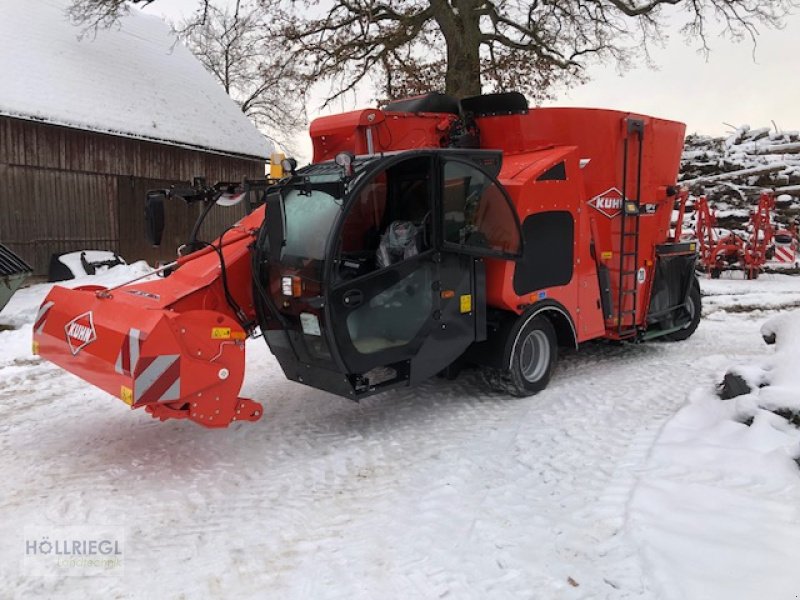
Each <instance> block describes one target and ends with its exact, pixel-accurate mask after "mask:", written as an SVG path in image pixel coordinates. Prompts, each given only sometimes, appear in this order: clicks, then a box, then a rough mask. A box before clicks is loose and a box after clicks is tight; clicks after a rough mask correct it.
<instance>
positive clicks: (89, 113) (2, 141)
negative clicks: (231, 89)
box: [0, 0, 271, 274]
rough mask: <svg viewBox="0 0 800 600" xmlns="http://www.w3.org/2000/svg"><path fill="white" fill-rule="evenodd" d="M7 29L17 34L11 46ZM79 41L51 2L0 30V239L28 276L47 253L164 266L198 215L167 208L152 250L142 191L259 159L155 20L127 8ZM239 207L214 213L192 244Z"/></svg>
mask: <svg viewBox="0 0 800 600" xmlns="http://www.w3.org/2000/svg"><path fill="white" fill-rule="evenodd" d="M63 3H64V4H65V6H66V4H68V0H64V2H63ZM13 31H25V32H26V38H25V43H24V44H23V45H21V46H17V47H14V46H13V45H12V40H14V39H18V38H17V37H16V36H13V35H11V34H10V33H11V32H13ZM7 33H8V35H7ZM80 33H81V31H80V30H79V29H76V28H75V27H74V26H73V25H71V24H70V23H69V22H68V21H67V20H66V19H65V17H64V13H63V7H60V6H59V5H58V2H56V3H42V4H41V7H40V9H37V10H36V11H12V13H11V15H5V16H4V19H3V20H0V73H2V75H3V79H4V83H3V85H2V86H0V242H2V243H4V244H6V245H7V246H9V247H10V248H11V249H13V250H14V251H16V252H17V253H18V254H20V255H21V256H22V257H23V258H24V259H25V260H26V261H27V262H29V263H30V264H31V265H33V267H34V269H35V271H36V272H37V273H39V274H43V273H46V271H47V268H48V264H49V262H50V258H51V255H53V254H61V253H64V252H72V251H76V250H83V249H95V250H111V251H114V252H117V253H119V254H120V255H121V256H122V257H123V258H125V259H126V260H127V261H128V262H131V261H134V260H139V259H145V260H148V261H149V262H151V263H153V262H155V261H156V260H170V259H172V258H174V256H175V249H176V248H177V246H178V245H180V244H181V243H183V242H184V241H185V240H186V237H187V236H188V232H189V229H190V227H191V224H192V223H193V222H194V219H195V217H196V215H197V214H198V213H199V207H198V206H193V207H189V206H186V205H185V204H183V203H181V202H179V201H175V202H173V203H171V204H169V205H168V207H167V226H166V228H165V231H164V238H163V243H162V245H161V247H160V248H152V247H150V246H148V244H147V242H146V241H145V238H144V212H143V207H144V197H145V193H146V191H147V190H148V189H153V188H159V187H165V186H167V185H168V184H170V183H174V182H177V181H188V180H191V179H192V178H193V177H195V176H203V177H206V179H207V180H208V181H209V182H211V183H213V182H215V181H220V180H225V181H240V180H241V179H242V178H244V177H250V178H261V177H263V176H264V167H265V157H266V156H268V155H269V152H270V151H271V148H270V146H269V144H268V143H267V142H266V140H265V139H264V138H263V136H262V135H261V134H260V133H259V132H258V131H257V130H256V129H255V127H253V125H252V124H251V123H250V122H249V121H248V120H247V118H246V117H245V116H244V115H243V114H242V113H241V112H240V111H239V109H238V107H237V106H236V104H235V103H234V102H233V101H232V100H231V99H230V98H228V96H227V95H226V94H225V92H224V90H223V89H222V88H221V86H219V85H218V84H217V83H216V82H215V81H214V80H213V79H212V77H211V76H210V75H209V74H208V73H207V72H206V71H205V70H204V69H203V67H202V65H200V64H199V63H198V62H197V61H196V60H195V58H194V57H193V56H192V55H191V53H190V52H189V51H188V50H186V49H185V48H184V47H183V46H181V45H179V44H176V42H175V39H174V38H173V37H172V35H171V34H170V33H169V29H168V28H167V26H166V25H165V24H164V23H163V22H161V20H160V19H158V18H156V17H153V16H149V15H144V14H141V13H139V12H138V11H134V12H133V13H132V14H131V15H129V16H127V17H125V18H124V19H123V20H122V23H121V25H120V27H112V28H111V29H109V30H103V31H99V32H97V35H94V36H83V37H81V36H80V35H79V34H80ZM243 210H244V208H243V207H235V208H222V207H217V208H215V209H214V210H213V211H212V214H211V215H210V217H209V219H208V221H207V224H206V226H205V228H204V236H205V239H211V238H213V237H214V236H215V235H216V233H218V232H219V231H221V230H222V229H223V228H224V227H225V226H227V225H228V224H230V223H232V222H233V221H235V220H236V219H238V218H239V217H241V215H242V214H243Z"/></svg>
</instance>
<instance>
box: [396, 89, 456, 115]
mask: <svg viewBox="0 0 800 600" xmlns="http://www.w3.org/2000/svg"><path fill="white" fill-rule="evenodd" d="M384 110H385V111H387V112H407V113H420V112H426V113H448V114H453V115H458V114H460V113H461V111H460V109H459V105H458V100H456V99H455V98H453V97H452V96H448V95H446V94H441V93H439V92H431V93H430V94H423V95H421V96H412V97H411V98H403V99H402V100H396V101H394V102H390V103H389V104H387V105H386V108H384Z"/></svg>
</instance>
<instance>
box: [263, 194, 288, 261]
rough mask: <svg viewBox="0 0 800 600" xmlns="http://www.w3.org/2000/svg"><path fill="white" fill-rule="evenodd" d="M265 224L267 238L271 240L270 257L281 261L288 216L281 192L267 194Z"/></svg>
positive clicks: (271, 259)
mask: <svg viewBox="0 0 800 600" xmlns="http://www.w3.org/2000/svg"><path fill="white" fill-rule="evenodd" d="M264 210H265V211H266V212H265V213H264V220H265V226H266V228H267V238H268V240H269V259H270V261H275V262H277V261H279V260H280V258H281V250H282V249H283V245H284V244H285V243H286V238H285V235H286V226H285V220H286V216H285V213H284V208H283V196H282V195H281V193H280V192H271V193H269V194H267V202H266V207H265V209H264Z"/></svg>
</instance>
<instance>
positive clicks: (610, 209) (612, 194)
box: [589, 187, 622, 219]
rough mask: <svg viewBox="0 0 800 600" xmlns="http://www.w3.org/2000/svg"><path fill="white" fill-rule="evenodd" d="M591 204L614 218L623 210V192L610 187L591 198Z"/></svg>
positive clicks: (610, 217)
mask: <svg viewBox="0 0 800 600" xmlns="http://www.w3.org/2000/svg"><path fill="white" fill-rule="evenodd" d="M589 206H591V207H592V208H594V209H595V210H598V211H600V212H601V213H603V214H604V215H605V216H607V217H608V218H609V219H613V218H614V217H616V216H617V215H618V214H620V213H621V212H622V192H620V191H619V190H618V189H617V188H615V187H612V188H609V189H607V190H606V191H605V192H603V193H602V194H597V196H595V197H594V198H592V199H591V200H589Z"/></svg>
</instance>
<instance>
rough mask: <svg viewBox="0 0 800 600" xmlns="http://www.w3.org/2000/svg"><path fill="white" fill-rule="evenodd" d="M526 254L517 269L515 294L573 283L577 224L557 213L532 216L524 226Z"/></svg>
mask: <svg viewBox="0 0 800 600" xmlns="http://www.w3.org/2000/svg"><path fill="white" fill-rule="evenodd" d="M522 236H523V239H524V242H525V243H524V252H523V255H522V259H520V260H519V261H517V265H516V268H515V269H514V293H515V294H517V295H518V296H524V295H525V294H530V293H531V292H534V291H536V290H541V289H544V288H548V287H554V286H559V285H566V284H568V283H569V282H570V281H572V270H573V267H574V265H573V249H574V240H575V220H574V219H573V218H572V214H571V213H569V212H567V211H563V210H553V211H547V212H541V213H536V214H533V215H530V216H529V217H527V218H526V219H525V221H524V222H523V223H522Z"/></svg>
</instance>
